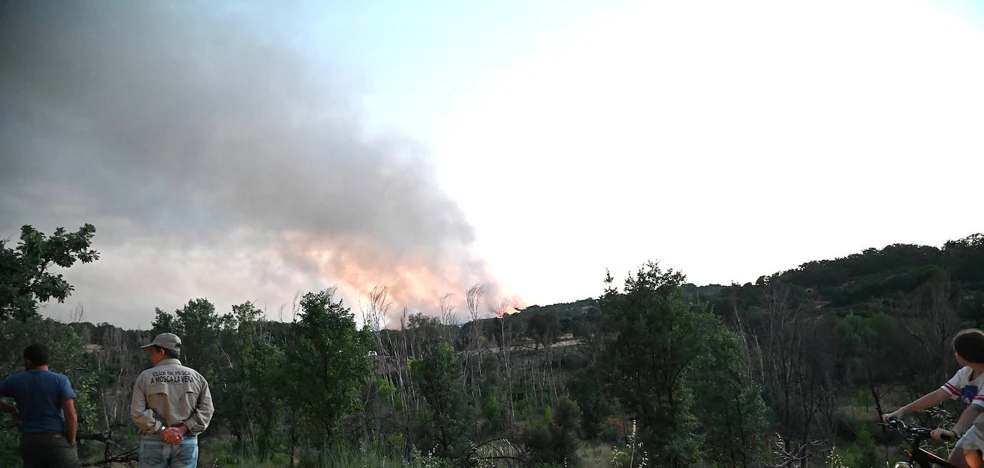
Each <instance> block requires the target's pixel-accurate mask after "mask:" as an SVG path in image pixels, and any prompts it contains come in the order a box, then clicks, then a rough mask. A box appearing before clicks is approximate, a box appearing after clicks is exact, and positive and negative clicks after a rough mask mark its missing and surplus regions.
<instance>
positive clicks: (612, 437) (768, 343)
mask: <svg viewBox="0 0 984 468" xmlns="http://www.w3.org/2000/svg"><path fill="white" fill-rule="evenodd" d="M627 279H628V280H629V281H628V287H627V288H624V287H623V284H624V283H623V281H621V280H617V281H613V282H612V284H610V285H609V289H608V290H607V291H599V292H600V293H601V294H599V296H598V297H597V298H585V299H581V300H577V301H574V302H570V303H563V304H551V305H542V306H541V305H532V306H529V307H526V308H525V309H523V310H520V311H517V312H515V313H512V314H506V315H504V316H502V317H494V318H485V319H481V320H477V321H474V322H468V323H465V324H464V325H462V326H458V325H455V321H454V320H450V319H449V318H447V317H443V318H442V317H441V316H440V315H437V314H435V315H425V314H417V315H413V316H410V317H408V318H407V321H406V324H407V326H406V328H405V329H403V330H378V331H373V330H368V329H366V330H363V329H362V328H361V324H357V323H355V321H354V317H353V316H352V314H351V312H350V311H349V310H348V308H347V307H346V306H345V305H344V304H342V303H341V302H340V301H338V300H337V299H336V298H334V297H333V296H332V294H331V292H330V291H321V292H314V293H311V294H308V295H307V296H305V298H304V301H302V303H301V304H300V310H299V314H298V315H297V319H296V321H295V322H291V323H280V322H273V321H267V320H264V319H263V315H262V313H261V311H259V310H257V309H256V308H255V307H254V306H253V305H252V304H249V303H244V304H241V305H238V306H236V307H234V308H233V310H231V311H217V310H215V307H214V306H213V305H212V304H211V303H210V302H208V301H207V300H206V299H194V300H191V301H189V302H188V303H187V304H186V305H185V306H184V307H182V308H181V309H178V310H175V311H171V312H168V311H163V310H159V309H158V311H157V315H156V318H155V321H154V323H153V324H152V327H151V328H152V329H151V330H147V331H137V330H123V329H120V328H118V327H115V326H113V325H111V324H107V323H100V324H93V323H88V322H77V323H71V324H60V323H57V322H54V321H52V320H49V319H42V318H40V317H38V316H36V315H34V316H30V317H28V318H27V319H25V320H24V321H20V320H16V319H15V318H12V317H11V318H7V319H5V320H4V322H3V324H2V325H3V327H2V330H3V332H2V333H0V350H3V355H2V356H0V357H2V365H3V368H4V369H5V370H6V371H7V372H6V374H10V373H13V372H16V371H18V370H19V369H20V368H21V364H20V362H19V359H18V357H17V350H19V349H22V348H23V346H25V345H26V344H28V343H30V342H34V341H42V342H46V343H51V346H52V347H53V354H54V358H53V362H52V365H53V368H55V369H60V370H61V371H63V372H65V373H66V375H69V377H70V378H71V379H72V381H73V385H75V387H76V389H77V392H78V393H79V395H80V401H79V407H80V417H81V418H82V423H81V424H82V431H83V432H85V433H86V434H87V436H86V440H83V442H82V446H81V449H80V453H82V454H83V455H84V456H85V457H86V458H87V459H89V460H92V462H97V461H100V460H105V459H114V460H125V459H127V458H126V457H129V456H132V453H130V452H127V451H126V448H127V447H133V446H134V444H135V443H136V438H135V434H134V433H133V431H132V429H131V427H132V425H131V424H130V422H129V416H128V404H129V397H130V390H131V389H132V385H133V381H134V378H135V376H136V374H137V373H139V372H140V371H141V370H142V369H144V368H146V366H147V363H146V360H145V358H144V356H143V355H142V354H141V352H140V351H139V349H138V346H139V344H141V343H144V342H146V340H147V339H149V337H150V336H151V335H152V334H153V333H157V332H159V331H163V330H168V331H175V332H177V333H179V334H180V335H181V336H182V337H183V340H184V342H185V350H184V351H185V357H183V361H184V362H185V363H187V364H188V365H191V366H192V367H195V368H196V369H198V370H199V371H200V372H202V373H203V374H204V375H206V376H207V378H208V379H209V382H210V385H211V386H212V388H213V389H214V390H213V391H214V392H215V395H214V398H215V401H216V405H217V408H218V410H217V412H216V415H215V420H214V421H213V425H212V427H211V429H210V430H209V431H208V432H207V433H206V435H205V436H203V439H202V453H203V460H207V461H209V463H211V461H215V460H219V459H222V460H226V462H229V463H232V462H233V461H237V460H238V461H243V460H253V461H254V462H259V461H265V462H266V463H272V465H270V466H283V465H284V464H290V463H289V460H298V461H300V460H308V461H315V462H320V463H323V464H326V465H336V466H337V465H339V464H340V463H341V462H340V460H360V461H358V462H356V464H357V465H358V466H363V465H365V464H369V465H373V466H401V465H411V466H415V465H416V466H423V464H425V463H431V465H428V466H434V465H433V464H435V463H437V464H440V463H445V462H447V463H451V462H453V463H454V464H455V465H456V466H460V465H464V466H477V465H478V464H479V463H493V464H497V466H521V463H520V461H522V463H543V464H545V466H548V465H550V464H554V466H560V465H562V464H563V463H564V460H567V461H568V462H570V463H574V462H575V461H577V460H580V462H581V463H582V464H583V465H584V466H612V463H613V460H615V461H618V460H620V459H621V458H620V457H622V456H625V454H627V453H631V450H632V447H636V449H638V446H637V444H638V443H640V442H641V443H642V444H643V445H642V446H643V447H645V448H646V451H647V453H649V454H650V456H652V457H658V460H653V462H655V463H656V464H659V465H663V466H707V465H708V464H710V463H712V462H713V463H715V464H717V465H718V466H750V465H753V464H756V463H767V464H770V465H776V464H780V463H782V462H783V461H784V460H789V459H792V458H794V457H799V458H802V460H800V461H801V462H802V463H801V466H807V465H809V464H816V465H817V466H819V465H820V464H823V463H825V460H826V458H827V457H828V456H829V455H830V451H831V450H832V449H833V447H837V451H838V456H839V457H840V458H841V460H843V461H844V463H845V465H846V466H852V467H863V466H881V465H883V464H884V462H885V461H886V454H891V453H895V452H894V450H892V451H886V450H885V449H886V448H888V447H891V446H894V445H896V444H898V442H899V439H898V437H897V436H895V435H893V434H891V433H886V432H884V431H882V430H881V429H879V428H878V427H877V426H875V425H874V424H873V422H874V421H875V420H876V419H877V416H878V414H880V413H882V412H888V411H890V410H892V409H894V408H895V407H897V406H898V405H900V404H904V403H906V402H908V401H910V400H911V399H912V398H914V397H917V396H919V395H921V394H923V393H925V392H927V391H930V390H932V389H934V388H938V387H939V385H940V384H941V383H942V382H944V381H946V380H947V379H948V378H949V377H950V376H951V375H952V374H953V372H954V371H955V370H956V368H957V365H956V363H955V362H954V359H953V357H952V352H951V350H950V349H949V339H950V337H952V336H953V335H954V333H956V332H957V331H958V330H959V329H961V328H964V327H979V326H981V322H982V320H984V236H982V235H979V234H978V235H974V236H970V237H967V238H964V239H961V240H958V241H952V242H948V243H947V244H946V245H944V246H942V247H939V248H937V247H929V246H917V245H901V244H900V245H890V246H886V247H884V248H881V249H868V250H865V251H863V252H860V253H857V254H854V255H849V256H847V257H844V258H837V259H831V260H822V261H814V262H809V263H805V264H803V265H800V266H799V267H796V268H793V269H790V270H787V271H781V272H777V273H774V274H771V275H766V276H762V277H761V278H759V279H758V280H757V281H756V282H754V283H746V284H742V285H737V284H735V285H704V286H697V285H693V284H688V283H685V282H684V280H683V278H682V277H681V276H678V275H675V274H671V273H668V272H666V271H663V270H662V269H660V268H659V267H658V266H656V265H652V264H647V265H643V267H642V269H641V270H640V272H639V274H638V275H633V276H632V277H630V278H627ZM256 402H263V404H256ZM945 408H946V409H947V410H948V413H937V414H934V415H929V414H925V413H924V414H917V415H913V416H912V418H913V422H918V423H921V424H925V425H932V426H934V427H935V425H936V424H942V425H946V424H948V423H947V422H946V420H947V418H950V420H951V423H952V418H954V417H955V415H956V412H958V411H959V407H958V406H957V405H956V404H953V403H948V404H947V405H945ZM326 415H332V416H331V417H327V416H326ZM724 428H738V429H731V430H724ZM739 429H740V430H739ZM633 431H635V433H633ZM680 434H700V435H702V437H701V438H698V439H694V438H682V436H681V435H680ZM775 434H778V435H779V437H775V436H774V435H775ZM105 439H112V440H114V441H115V442H117V443H118V444H119V445H111V446H107V445H105V444H104V443H103V442H102V440H105ZM15 441H16V436H15V435H14V434H13V433H12V432H11V430H10V429H9V428H5V429H2V430H0V450H2V451H0V462H3V463H6V462H7V461H11V460H13V458H12V457H13V454H14V450H16V448H15V443H16V442H15ZM325 444H327V448H326V446H325ZM613 445H614V446H616V447H617V449H616V450H615V451H614V452H613V451H612V449H611V447H612V446H613ZM114 447H115V448H114ZM356 447H362V448H360V449H358V450H356V449H355V448H356ZM626 447H627V448H626ZM623 452H624V453H623ZM128 453H130V455H128ZM427 453H431V455H430V457H431V458H428V455H427ZM3 457H6V458H3ZM326 457H328V458H326ZM332 457H335V458H332ZM360 457H361V458H360ZM366 457H368V458H366ZM799 458H797V459H799ZM891 458H892V457H889V459H891ZM319 460H320V461H319ZM442 460H443V461H442ZM237 463H238V462H237ZM4 466H7V465H4ZM342 466H347V465H342Z"/></svg>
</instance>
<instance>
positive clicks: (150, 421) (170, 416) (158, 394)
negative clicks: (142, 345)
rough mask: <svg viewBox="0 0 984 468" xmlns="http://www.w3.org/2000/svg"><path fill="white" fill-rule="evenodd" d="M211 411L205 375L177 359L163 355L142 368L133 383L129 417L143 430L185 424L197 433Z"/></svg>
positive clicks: (207, 420) (210, 416) (190, 433)
mask: <svg viewBox="0 0 984 468" xmlns="http://www.w3.org/2000/svg"><path fill="white" fill-rule="evenodd" d="M214 412H215V408H214V407H212V394H211V393H210V392H209V390H208V382H207V381H205V377H202V375H201V374H199V373H198V372H197V371H195V370H194V369H191V368H188V367H185V366H182V365H181V361H178V360H177V359H164V360H163V361H161V362H159V363H157V365H156V366H154V367H151V368H150V369H147V370H145V371H143V372H142V373H141V374H140V375H139V376H138V377H137V382H136V383H135V384H134V385H133V397H132V398H131V399H130V417H131V418H133V422H135V423H136V424H137V427H139V428H140V430H142V431H144V433H146V434H157V433H159V432H160V431H162V430H164V429H166V428H168V427H172V426H180V425H185V426H187V427H188V435H192V436H197V435H198V434H201V433H202V432H204V431H205V428H207V427H208V423H209V421H211V420H212V413H214Z"/></svg>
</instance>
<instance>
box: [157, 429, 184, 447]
mask: <svg viewBox="0 0 984 468" xmlns="http://www.w3.org/2000/svg"><path fill="white" fill-rule="evenodd" d="M161 439H164V442H166V443H168V444H171V445H177V444H180V443H181V441H183V440H184V433H183V432H181V429H179V428H177V427H169V428H167V429H165V430H164V432H161Z"/></svg>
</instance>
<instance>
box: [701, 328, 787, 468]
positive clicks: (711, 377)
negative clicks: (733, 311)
mask: <svg viewBox="0 0 984 468" xmlns="http://www.w3.org/2000/svg"><path fill="white" fill-rule="evenodd" d="M702 336H703V339H704V345H705V352H704V354H703V355H701V356H700V358H698V360H697V362H696V369H695V371H694V372H693V374H692V378H691V379H689V381H688V383H687V384H688V386H689V387H690V388H692V389H693V390H692V393H693V395H694V407H693V411H694V414H697V415H700V417H699V418H698V425H699V427H700V429H701V431H700V432H701V433H702V434H703V435H704V446H703V450H702V453H704V455H705V456H706V458H707V459H710V460H714V462H715V464H716V465H717V466H722V467H724V466H732V467H748V466H755V465H756V461H758V460H760V459H761V457H762V455H764V453H765V452H764V450H765V448H766V447H765V444H764V441H765V440H766V438H765V435H766V434H765V430H766V427H767V423H768V421H767V419H766V411H767V409H766V406H765V402H763V401H762V395H761V392H760V390H759V388H758V385H756V383H755V382H753V381H752V378H751V376H750V375H749V372H748V366H747V364H746V361H745V354H744V351H743V349H742V343H741V339H740V338H739V337H738V336H737V335H736V334H735V333H733V332H731V331H729V330H727V329H726V328H725V327H724V325H723V324H722V323H720V322H718V323H714V321H712V320H708V321H707V327H706V328H704V329H703V330H702Z"/></svg>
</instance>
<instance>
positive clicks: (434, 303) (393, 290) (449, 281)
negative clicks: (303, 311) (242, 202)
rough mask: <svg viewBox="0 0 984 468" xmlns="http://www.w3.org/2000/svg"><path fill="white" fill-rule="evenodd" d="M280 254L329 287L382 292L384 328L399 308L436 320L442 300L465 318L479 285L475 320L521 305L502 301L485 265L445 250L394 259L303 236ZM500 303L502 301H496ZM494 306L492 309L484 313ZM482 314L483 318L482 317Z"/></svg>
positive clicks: (370, 246) (380, 251) (358, 243)
mask: <svg viewBox="0 0 984 468" xmlns="http://www.w3.org/2000/svg"><path fill="white" fill-rule="evenodd" d="M281 252H282V253H283V254H284V255H285V256H286V257H288V258H290V259H291V260H292V261H294V262H295V263H300V264H302V265H304V266H306V267H307V268H309V269H311V270H313V271H314V272H317V274H318V275H319V276H320V277H321V278H322V279H323V280H324V281H325V282H326V283H329V284H339V285H340V286H342V287H344V289H346V290H349V291H352V292H357V294H360V295H361V294H365V293H367V292H369V291H371V290H373V288H375V287H377V286H380V285H382V286H385V287H386V291H387V295H388V300H389V301H390V303H391V306H392V307H390V308H388V309H387V310H386V311H384V313H386V317H384V318H385V319H387V320H386V321H387V322H389V323H392V322H394V321H395V320H390V319H395V318H396V315H399V314H400V313H402V311H403V308H404V307H406V308H409V309H411V310H413V309H416V310H420V311H422V312H424V313H428V312H431V311H433V312H432V313H430V315H436V314H437V313H438V309H439V307H440V304H442V300H443V299H444V298H445V296H447V295H448V294H450V295H451V297H450V304H451V305H453V306H454V308H455V311H456V312H457V313H458V314H459V315H460V314H462V313H464V314H469V313H470V311H469V310H468V308H467V303H466V292H467V291H468V290H469V288H471V287H473V286H475V285H478V284H481V285H484V294H482V305H481V308H482V309H484V310H480V311H478V313H479V315H480V316H486V317H487V316H489V315H487V314H488V312H491V313H492V315H493V316H498V317H502V316H504V315H505V314H511V313H514V312H515V311H516V309H515V307H520V306H521V305H522V304H523V301H522V298H520V297H519V296H518V295H509V296H506V295H505V294H504V292H503V291H502V288H501V286H500V285H499V284H498V282H497V281H496V280H495V279H494V278H493V277H492V275H491V274H490V273H489V272H488V269H487V267H486V265H485V262H484V261H482V260H481V259H477V258H475V257H474V256H473V255H471V253H470V252H468V251H464V250H461V249H459V250H457V251H456V250H455V249H446V250H445V251H443V252H439V253H438V255H435V253H434V252H417V251H412V252H403V253H400V254H395V253H393V252H391V251H390V250H389V249H386V248H385V247H384V246H381V245H379V244H378V243H375V242H372V241H371V240H366V239H351V238H350V239H344V240H337V239H336V240H334V241H333V242H329V241H326V240H323V239H312V238H310V237H307V236H294V237H292V238H289V239H287V241H285V242H284V244H283V247H282V249H281ZM502 298H504V299H502ZM491 304H496V306H493V307H495V309H492V310H490V309H488V307H489V306H490V305H491ZM486 311H488V312H486Z"/></svg>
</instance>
